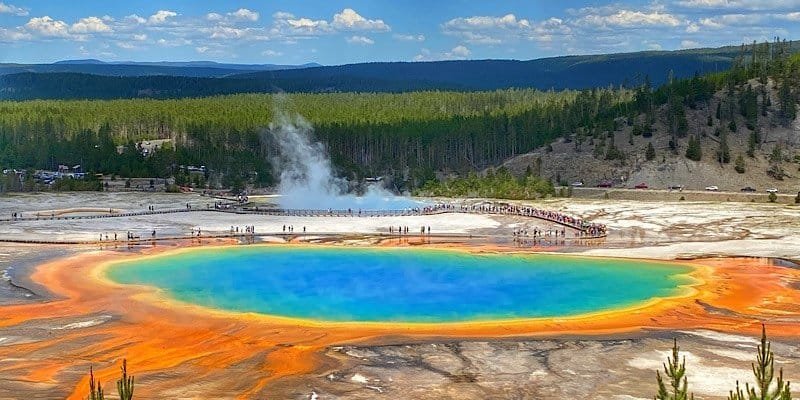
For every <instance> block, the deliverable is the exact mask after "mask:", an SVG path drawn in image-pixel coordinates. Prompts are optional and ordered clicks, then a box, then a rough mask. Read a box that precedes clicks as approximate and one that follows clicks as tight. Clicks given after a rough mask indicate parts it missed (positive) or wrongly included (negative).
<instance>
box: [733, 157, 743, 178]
mask: <svg viewBox="0 0 800 400" xmlns="http://www.w3.org/2000/svg"><path fill="white" fill-rule="evenodd" d="M744 167H745V165H744V157H742V155H741V154H738V155H736V161H734V167H733V169H734V170H736V172H738V173H740V174H743V173H744V171H745V169H744Z"/></svg>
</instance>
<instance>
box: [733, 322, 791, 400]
mask: <svg viewBox="0 0 800 400" xmlns="http://www.w3.org/2000/svg"><path fill="white" fill-rule="evenodd" d="M770 347H771V343H770V342H768V341H767V329H766V327H765V326H764V325H763V324H762V325H761V344H760V345H759V346H758V350H757V351H758V354H757V356H756V362H755V363H753V364H752V366H753V375H754V376H755V379H756V383H755V385H753V387H750V384H749V383H745V386H744V390H742V388H741V387H740V386H739V381H736V389H735V390H732V391H731V392H730V394H729V396H728V399H729V400H791V399H792V393H791V390H790V388H789V382H788V381H784V380H783V368H781V369H780V370H779V372H778V376H777V379H775V359H774V355H773V353H772V350H771V349H770ZM773 382H774V384H773Z"/></svg>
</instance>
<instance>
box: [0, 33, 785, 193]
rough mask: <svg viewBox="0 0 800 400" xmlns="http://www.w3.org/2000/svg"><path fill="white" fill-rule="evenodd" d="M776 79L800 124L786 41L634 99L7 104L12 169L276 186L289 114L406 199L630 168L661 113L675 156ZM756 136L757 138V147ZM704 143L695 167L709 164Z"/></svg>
mask: <svg viewBox="0 0 800 400" xmlns="http://www.w3.org/2000/svg"><path fill="white" fill-rule="evenodd" d="M766 77H771V78H772V79H774V80H775V81H776V82H777V85H778V99H777V101H778V104H777V105H776V106H777V108H778V109H779V110H780V113H781V115H782V116H783V117H784V118H785V120H786V121H789V120H791V119H792V118H793V117H794V116H796V113H797V111H796V104H797V101H798V89H797V88H798V87H800V56H798V55H793V54H792V52H791V47H789V45H788V44H787V43H786V42H785V41H780V40H776V41H774V42H771V43H764V44H753V45H752V46H743V47H742V49H741V51H740V55H739V56H738V57H737V58H736V59H735V61H734V63H733V65H732V67H731V68H730V70H729V71H727V72H722V73H713V74H709V75H702V76H701V75H696V76H694V77H692V78H687V79H677V78H674V77H670V78H669V79H668V80H667V83H665V84H663V85H661V86H659V87H653V86H652V85H651V84H650V80H649V79H647V78H646V77H645V79H643V82H642V83H641V84H640V85H638V86H636V87H635V88H634V89H624V88H596V89H591V90H582V91H572V90H568V91H559V92H554V91H538V90H534V89H524V90H513V89H509V90H498V91H486V92H452V91H423V92H410V93H328V94H281V95H270V94H239V95H230V96H215V97H207V98H194V99H171V100H153V99H147V100H144V99H136V100H107V101H99V100H76V101H54V100H43V101H25V102H0V167H2V168H18V169H26V168H51V169H52V168H54V167H55V166H57V165H58V164H66V165H74V164H81V165H82V166H84V169H85V170H87V171H92V172H98V173H105V174H116V175H119V176H121V177H162V178H163V177H169V176H176V175H181V174H183V173H184V172H185V171H182V170H181V168H180V166H181V165H184V166H185V165H204V166H206V167H207V168H208V169H209V170H210V171H211V173H210V174H209V175H208V176H206V177H204V181H207V182H209V183H211V184H214V185H220V186H226V187H230V186H233V185H234V184H237V185H239V186H241V185H242V184H245V183H251V184H255V185H271V184H274V183H275V182H274V181H275V174H274V172H273V171H272V170H271V166H270V162H269V160H270V158H271V156H272V155H273V154H274V151H275V146H274V144H273V145H271V144H270V143H269V141H268V140H265V136H267V135H265V134H264V132H265V131H266V130H268V129H269V126H270V124H274V123H277V122H279V121H280V118H279V116H280V115H281V114H282V113H290V114H291V113H298V114H301V115H303V116H305V117H306V118H307V119H308V120H309V121H310V122H311V123H312V125H313V126H314V128H315V129H314V133H313V134H314V136H315V139H317V140H320V141H321V142H322V143H324V144H325V146H326V147H327V149H328V151H329V152H330V154H331V156H332V159H333V161H334V164H335V165H336V166H337V168H339V170H340V171H339V172H340V173H341V174H342V175H345V176H348V177H350V178H353V179H360V178H363V177H368V176H378V175H393V176H394V177H395V178H400V179H395V181H396V182H400V186H399V187H398V188H399V189H413V188H417V187H420V186H421V185H423V184H424V183H425V182H426V180H428V179H430V178H431V177H432V176H433V174H434V173H435V172H446V173H448V174H459V175H462V176H466V175H467V174H468V173H469V172H470V171H476V170H482V169H484V168H486V167H490V166H493V165H497V164H499V163H500V162H502V161H503V160H505V159H507V158H509V157H513V156H515V155H519V154H524V153H526V152H530V151H532V150H534V149H536V148H539V147H542V146H547V145H548V144H549V143H551V142H552V141H554V140H556V139H559V138H566V139H568V140H574V141H575V142H576V146H579V145H580V144H581V143H583V142H585V141H588V140H597V141H599V142H600V143H601V146H598V148H599V149H600V150H599V151H601V152H602V154H600V156H603V157H605V158H606V159H615V158H620V157H624V154H621V152H619V151H618V150H617V151H615V150H616V148H615V146H614V144H613V142H612V143H610V144H608V145H607V146H602V144H603V143H604V142H605V139H606V138H607V137H608V136H609V134H610V133H611V132H613V131H615V130H618V129H621V127H622V126H624V125H625V124H627V125H631V126H632V134H633V135H642V136H645V137H648V136H652V135H653V131H654V128H653V125H654V123H655V121H656V118H657V117H659V116H661V114H660V113H666V115H665V120H666V121H667V129H668V133H669V134H670V135H671V137H672V141H671V142H672V143H671V145H672V146H673V148H675V149H676V148H677V141H678V140H679V139H680V138H684V137H686V136H687V135H689V134H690V132H689V127H688V124H687V122H686V112H685V110H686V109H687V108H695V107H698V106H701V105H708V104H709V101H710V99H712V98H713V97H714V94H715V93H716V92H718V91H720V90H723V91H724V93H726V96H724V99H723V101H721V102H720V103H719V105H718V107H717V109H716V110H715V111H716V115H715V116H714V117H716V119H715V118H713V117H712V116H711V115H709V118H710V119H711V123H712V124H716V123H717V122H716V121H719V125H723V124H722V121H728V125H732V124H733V125H735V124H736V120H735V118H733V117H734V115H738V114H741V115H742V116H743V117H744V118H745V120H746V121H748V122H747V125H750V124H751V123H752V124H755V123H756V122H757V121H758V118H760V117H761V115H762V114H763V112H764V111H763V107H765V106H764V104H765V102H766V101H768V99H769V96H764V94H763V93H758V91H757V90H754V89H752V88H748V87H747V82H748V81H749V80H750V79H753V78H758V79H764V80H766V79H767V78H766ZM742 88H744V89H742ZM728 128H729V130H730V131H736V129H735V127H734V126H729V127H728ZM718 131H719V129H718ZM720 133H721V132H720ZM757 135H758V132H757V130H754V131H752V133H751V136H752V141H753V142H754V144H753V146H756V145H757V143H758V139H759V138H758V137H757ZM165 138H168V139H172V142H171V144H170V145H168V146H165V147H163V148H161V149H159V150H158V151H156V152H155V153H154V154H152V155H148V156H147V157H145V156H143V155H142V154H141V152H140V151H138V149H137V148H136V146H137V143H138V142H140V141H142V140H149V139H165ZM693 140H695V141H696V140H697V138H693ZM720 142H721V145H720V151H719V154H718V158H719V159H720V160H723V162H729V161H730V160H731V159H732V158H733V157H731V156H730V154H729V153H727V149H726V148H725V146H726V141H725V137H724V136H723V137H721V139H720ZM694 144H695V145H694V146H690V151H688V152H687V157H690V158H693V159H699V158H701V157H702V154H700V153H698V150H699V145H698V143H696V142H695V143H694ZM118 146H122V149H123V151H122V153H121V154H118V152H117V147H118ZM190 183H191V181H190Z"/></svg>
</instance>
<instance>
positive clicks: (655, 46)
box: [642, 42, 663, 51]
mask: <svg viewBox="0 0 800 400" xmlns="http://www.w3.org/2000/svg"><path fill="white" fill-rule="evenodd" d="M642 44H644V45H645V46H647V50H654V51H660V50H662V49H663V48H662V47H661V45H660V44H658V43H648V42H645V43H642Z"/></svg>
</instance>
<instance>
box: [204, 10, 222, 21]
mask: <svg viewBox="0 0 800 400" xmlns="http://www.w3.org/2000/svg"><path fill="white" fill-rule="evenodd" d="M206 19H207V20H209V21H222V20H223V19H225V17H223V16H222V14H217V13H214V12H212V13H208V14H206Z"/></svg>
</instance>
